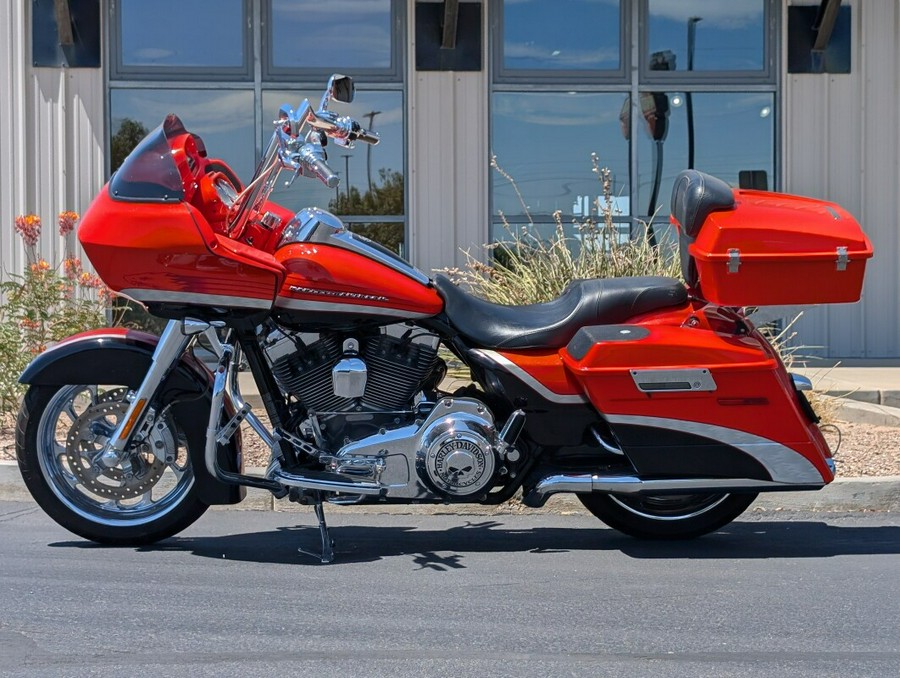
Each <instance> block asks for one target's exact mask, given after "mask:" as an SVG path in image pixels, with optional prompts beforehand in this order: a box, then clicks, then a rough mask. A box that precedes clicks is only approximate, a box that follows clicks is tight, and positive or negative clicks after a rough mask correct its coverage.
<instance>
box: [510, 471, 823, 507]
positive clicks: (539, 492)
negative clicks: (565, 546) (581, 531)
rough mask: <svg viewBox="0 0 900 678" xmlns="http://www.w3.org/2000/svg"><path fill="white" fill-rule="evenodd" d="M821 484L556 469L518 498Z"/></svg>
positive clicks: (537, 503)
mask: <svg viewBox="0 0 900 678" xmlns="http://www.w3.org/2000/svg"><path fill="white" fill-rule="evenodd" d="M823 485H824V483H821V484H808V485H807V484H803V485H796V484H787V483H778V482H773V481H771V480H755V479H753V478H668V479H661V480H641V479H640V478H638V477H637V476H628V475H611V476H601V475H598V474H591V473H557V474H554V475H549V476H545V477H544V478H541V479H540V480H539V481H538V482H537V483H536V484H535V486H534V487H533V488H532V489H531V490H530V491H528V492H527V493H526V494H525V496H524V497H523V498H522V503H523V504H525V505H526V506H530V507H532V508H540V507H541V506H543V505H544V504H545V503H547V499H549V498H550V495H553V494H558V493H560V492H573V493H575V494H586V493H589V492H602V493H604V494H696V493H698V492H764V491H767V490H768V491H774V490H782V491H783V490H788V489H789V490H818V489H821V488H822V487H823Z"/></svg>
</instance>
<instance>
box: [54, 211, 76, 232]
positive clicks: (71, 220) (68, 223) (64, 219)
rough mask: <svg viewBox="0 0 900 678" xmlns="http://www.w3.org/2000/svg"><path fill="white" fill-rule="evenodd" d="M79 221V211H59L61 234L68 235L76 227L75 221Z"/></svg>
mask: <svg viewBox="0 0 900 678" xmlns="http://www.w3.org/2000/svg"><path fill="white" fill-rule="evenodd" d="M76 221H78V212H71V211H65V212H60V213H59V219H58V223H59V234H60V235H62V236H65V235H68V234H69V233H71V232H72V231H73V229H74V228H75V222H76Z"/></svg>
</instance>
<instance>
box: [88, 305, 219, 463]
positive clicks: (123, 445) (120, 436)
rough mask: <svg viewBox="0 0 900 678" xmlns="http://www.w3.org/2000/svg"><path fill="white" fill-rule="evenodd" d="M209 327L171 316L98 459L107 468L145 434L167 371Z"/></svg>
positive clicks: (195, 321)
mask: <svg viewBox="0 0 900 678" xmlns="http://www.w3.org/2000/svg"><path fill="white" fill-rule="evenodd" d="M208 329H210V325H209V323H203V322H200V321H197V320H184V321H182V320H170V321H169V322H168V324H167V325H166V329H165V330H164V331H163V333H162V336H161V337H160V338H159V343H158V344H157V345H156V350H154V351H153V358H152V361H151V363H150V369H149V370H148V371H147V375H146V376H145V377H144V380H143V381H142V382H141V385H140V387H139V388H138V390H137V391H136V392H135V394H134V397H133V398H132V399H131V403H130V404H129V405H128V410H127V411H126V412H125V416H123V417H122V419H121V421H120V422H119V425H118V426H117V427H116V430H115V432H114V433H113V435H112V437H111V438H110V440H109V443H108V444H107V445H106V446H105V447H104V450H103V452H102V454H101V455H100V461H101V463H102V464H103V465H104V466H106V467H107V468H113V467H115V466H116V465H118V464H119V463H121V462H122V461H123V460H124V458H125V457H126V454H125V450H126V449H127V447H128V445H129V442H130V441H131V440H132V439H133V438H135V437H138V438H140V437H141V436H143V435H145V434H146V432H147V430H148V429H149V428H150V426H152V424H153V422H152V421H151V420H150V419H149V417H148V416H147V415H148V414H149V411H150V407H149V405H150V403H151V402H153V399H154V397H155V396H156V393H157V391H158V390H159V387H160V385H161V384H162V383H163V381H165V379H166V377H167V376H169V373H170V372H171V371H172V369H173V368H174V367H175V365H177V364H178V361H179V359H180V358H181V354H182V353H184V351H185V349H186V348H187V346H188V343H190V341H191V339H193V338H194V337H195V336H196V335H198V334H201V333H202V332H205V331H207V330H208Z"/></svg>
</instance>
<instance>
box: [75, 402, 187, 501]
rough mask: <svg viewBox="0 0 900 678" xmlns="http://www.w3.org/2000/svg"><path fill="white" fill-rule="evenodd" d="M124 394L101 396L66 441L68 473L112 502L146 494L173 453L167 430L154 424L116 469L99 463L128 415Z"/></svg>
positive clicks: (78, 419) (162, 424)
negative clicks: (108, 443) (107, 445)
mask: <svg viewBox="0 0 900 678" xmlns="http://www.w3.org/2000/svg"><path fill="white" fill-rule="evenodd" d="M126 393H127V389H115V390H113V391H107V392H106V393H103V394H101V395H100V396H99V397H98V398H97V402H96V403H94V404H93V405H91V406H90V407H88V408H87V409H86V410H85V411H84V412H83V413H82V414H81V415H80V416H79V417H78V418H77V419H76V420H75V423H74V424H73V425H72V427H71V428H70V429H69V434H68V436H67V437H66V459H67V461H68V466H69V470H70V471H71V473H72V474H73V475H74V476H75V477H76V478H77V479H78V480H79V481H80V482H81V483H82V484H83V486H84V487H85V489H87V490H89V491H90V492H92V493H94V494H97V495H99V496H101V497H107V498H109V499H110V500H114V501H120V500H125V499H135V498H137V497H140V496H141V495H143V494H145V493H146V492H148V491H149V490H150V489H151V488H152V487H153V486H154V485H156V483H157V482H159V479H160V478H161V477H162V475H163V473H164V472H165V470H166V462H165V458H166V456H168V455H174V453H175V449H176V444H175V439H174V437H173V435H172V433H171V429H170V428H169V427H168V426H166V425H165V423H162V422H157V423H156V424H154V426H153V427H152V428H151V430H150V433H149V434H148V436H147V438H146V439H145V440H144V441H142V442H140V443H138V444H137V445H134V446H133V447H132V448H131V449H129V450H126V451H125V453H124V456H123V457H122V459H121V461H120V462H119V464H118V465H116V466H114V467H112V468H108V467H106V466H105V465H104V464H102V463H101V462H100V454H101V452H102V451H103V448H104V446H105V445H106V443H107V442H109V435H111V434H112V432H113V431H115V430H116V428H117V426H118V424H119V422H120V421H121V420H122V418H123V417H124V416H125V413H126V412H127V411H128V402H127V401H124V397H125V395H126ZM151 450H153V452H151ZM154 452H155V453H154Z"/></svg>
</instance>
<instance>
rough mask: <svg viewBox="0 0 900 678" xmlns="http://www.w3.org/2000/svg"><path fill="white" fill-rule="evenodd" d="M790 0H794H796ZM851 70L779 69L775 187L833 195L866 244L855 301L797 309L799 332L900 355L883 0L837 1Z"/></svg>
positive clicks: (890, 81)
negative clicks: (846, 12) (779, 162)
mask: <svg viewBox="0 0 900 678" xmlns="http://www.w3.org/2000/svg"><path fill="white" fill-rule="evenodd" d="M796 4H800V3H796ZM845 4H846V5H849V6H850V7H851V11H852V20H853V28H852V43H851V44H852V56H851V73H850V74H846V75H839V74H821V75H811V74H786V75H785V82H784V99H783V101H784V125H783V148H784V172H783V176H784V189H785V190H786V191H788V192H791V193H799V194H802V195H810V196H813V197H818V198H824V199H828V200H833V201H835V202H838V203H840V204H841V205H843V206H844V207H846V208H847V209H848V210H850V212H852V213H853V214H854V216H856V217H857V218H858V219H859V221H860V223H861V224H862V226H863V228H864V229H865V231H866V233H867V234H868V235H869V238H870V239H871V240H872V242H873V244H874V246H875V259H874V260H873V261H872V262H870V264H869V267H868V270H867V273H866V284H865V288H864V290H863V299H862V301H861V302H860V303H859V304H839V305H834V306H819V307H814V308H810V309H807V310H806V311H805V317H804V318H803V320H802V321H801V322H800V323H799V324H798V330H799V332H800V342H801V343H803V344H806V345H819V346H823V347H824V349H823V350H822V353H824V354H825V355H830V356H834V357H872V358H877V357H896V356H900V331H898V323H900V313H898V303H897V299H898V298H900V274H898V265H897V255H898V246H900V243H898V214H900V202H898V193H900V169H898V168H900V166H898V155H900V133H898V111H900V83H898V63H900V61H898V59H900V47H898V41H900V24H898V21H900V17H898V3H897V2H895V1H892V0H867V1H866V2H859V1H858V0H857V1H853V0H851V1H850V2H846V3H845Z"/></svg>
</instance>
